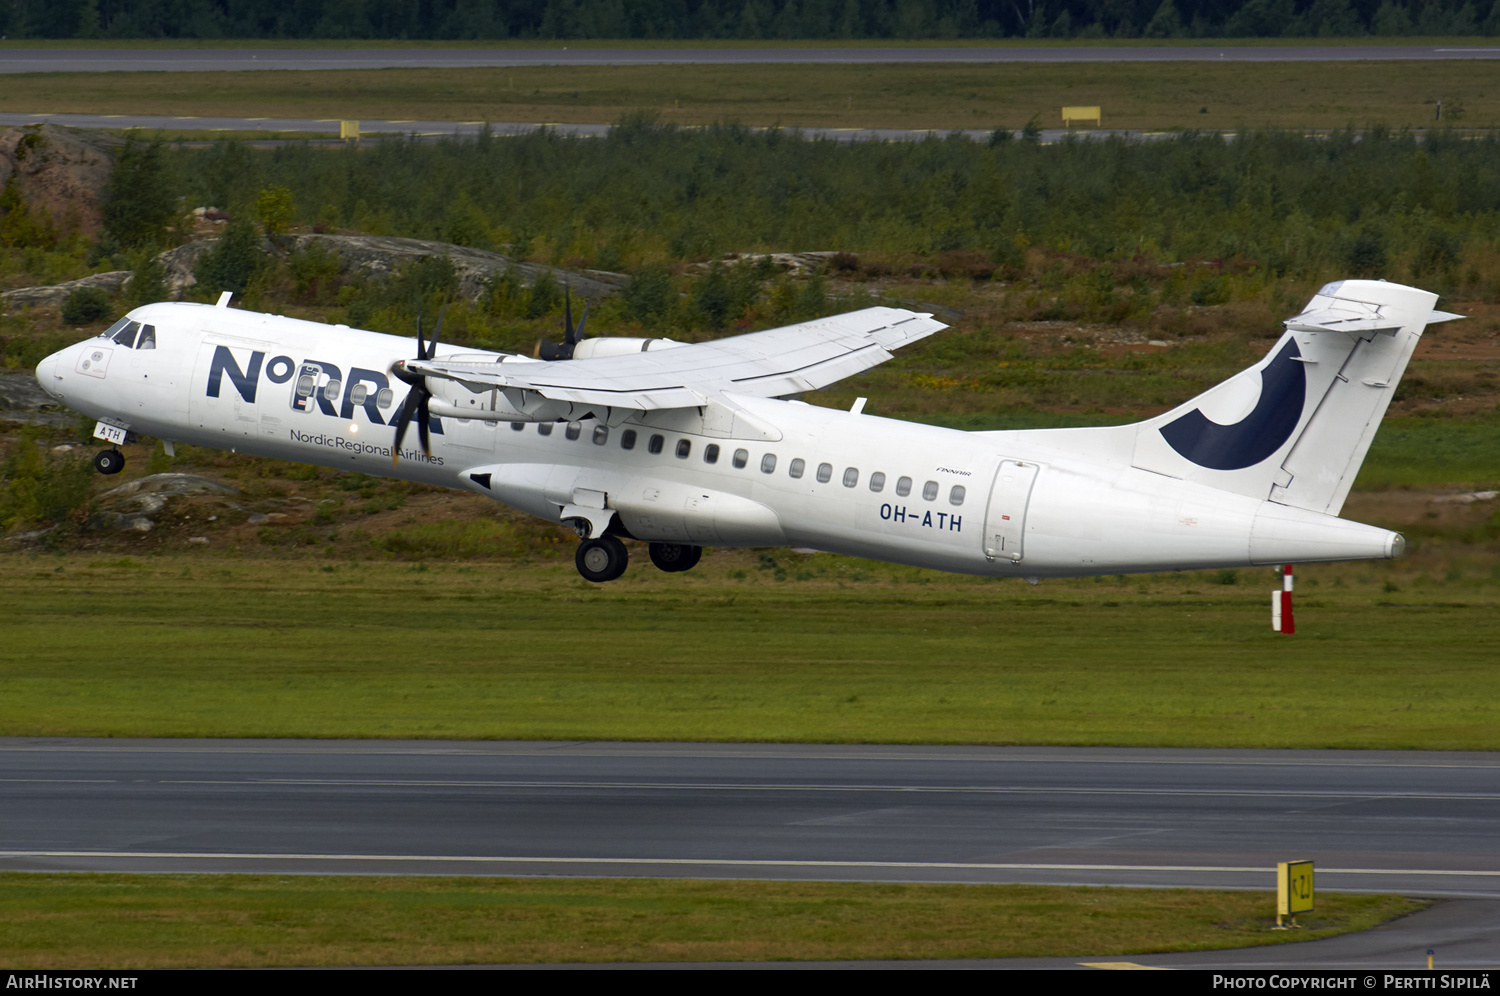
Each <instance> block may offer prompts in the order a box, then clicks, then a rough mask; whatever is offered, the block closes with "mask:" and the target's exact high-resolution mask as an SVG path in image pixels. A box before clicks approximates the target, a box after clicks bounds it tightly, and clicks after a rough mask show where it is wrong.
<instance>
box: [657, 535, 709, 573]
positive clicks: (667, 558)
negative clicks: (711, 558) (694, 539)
mask: <svg viewBox="0 0 1500 996" xmlns="http://www.w3.org/2000/svg"><path fill="white" fill-rule="evenodd" d="M649 549H650V552H651V562H652V563H653V564H655V565H656V566H657V567H659V568H660V569H661V570H664V571H666V572H667V573H668V574H676V573H677V572H678V571H690V570H692V569H693V568H694V567H697V566H698V561H699V560H701V559H702V558H703V547H701V546H687V545H686V544H683V543H652V544H651V546H650V547H649Z"/></svg>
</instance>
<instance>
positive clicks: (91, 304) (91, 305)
mask: <svg viewBox="0 0 1500 996" xmlns="http://www.w3.org/2000/svg"><path fill="white" fill-rule="evenodd" d="M113 311H114V305H112V304H110V303H109V295H108V294H106V293H104V291H103V289H101V288H99V287H80V288H78V289H77V290H76V291H74V292H73V293H71V294H69V295H68V299H67V300H66V301H64V302H63V306H62V319H63V321H65V322H67V323H68V324H69V325H87V324H89V323H90V322H97V321H99V320H100V319H102V318H104V317H106V316H107V315H109V314H110V313H112V312H113Z"/></svg>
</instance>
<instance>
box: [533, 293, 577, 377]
mask: <svg viewBox="0 0 1500 996" xmlns="http://www.w3.org/2000/svg"><path fill="white" fill-rule="evenodd" d="M588 320H589V303H588V302H587V301H584V302H583V317H582V318H580V319H578V328H577V329H574V328H573V289H572V287H571V286H569V285H564V287H563V341H562V342H561V343H560V344H559V343H555V342H545V341H543V342H539V343H537V346H536V355H537V358H538V359H543V360H571V359H572V358H573V347H575V346H577V345H578V341H579V340H580V339H582V338H583V327H584V326H585V325H586V324H588Z"/></svg>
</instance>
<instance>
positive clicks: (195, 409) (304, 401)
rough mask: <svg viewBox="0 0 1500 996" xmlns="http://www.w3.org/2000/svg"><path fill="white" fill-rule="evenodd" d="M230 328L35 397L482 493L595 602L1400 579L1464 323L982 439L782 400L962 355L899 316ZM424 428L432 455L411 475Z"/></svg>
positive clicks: (110, 348)
mask: <svg viewBox="0 0 1500 996" xmlns="http://www.w3.org/2000/svg"><path fill="white" fill-rule="evenodd" d="M228 303H229V295H228V294H224V295H222V296H221V298H220V300H219V303H218V304H217V305H216V306H215V305H205V304H179V303H164V304H152V305H146V306H144V307H140V308H137V309H135V310H134V311H132V312H130V314H129V315H127V316H126V317H125V318H122V319H120V321H119V322H117V323H116V324H115V325H114V326H112V327H111V328H110V329H108V330H107V331H106V332H104V333H103V334H101V335H100V336H98V337H97V338H94V339H89V340H87V341H84V342H81V343H78V344H76V345H74V346H70V347H68V348H67V349H64V350H62V351H60V352H58V353H54V354H53V355H51V356H49V357H47V358H46V359H45V360H43V361H42V362H41V363H40V364H38V366H37V379H38V380H39V381H40V382H41V385H42V387H43V388H45V389H46V390H47V392H48V393H49V394H51V395H53V396H54V397H56V398H57V399H59V400H60V401H63V402H65V403H66V404H68V405H69V406H71V407H72V408H74V409H77V410H78V411H81V412H84V413H87V414H89V415H91V416H93V417H94V418H97V419H98V420H99V425H98V427H97V429H96V435H97V436H99V438H101V439H105V440H107V441H110V442H113V443H116V444H118V443H120V442H123V441H124V439H125V437H126V434H127V433H133V432H138V433H143V434H149V435H152V436H157V437H159V438H161V439H163V440H169V441H177V442H187V443H193V444H196V445H200V446H214V447H219V448H221V449H230V450H236V451H243V452H246V453H257V454H262V455H265V456H271V457H280V458H283V459H288V460H297V461H302V462H305V463H314V464H320V465H322V466H326V467H332V468H335V469H338V470H351V471H362V472H364V473H367V474H380V475H385V476H392V477H400V478H405V479H408V480H414V481H422V482H426V483H429V484H437V485H443V486H446V487H450V488H463V489H467V490H470V491H476V492H478V493H480V494H483V495H486V496H488V497H491V498H494V499H496V500H497V501H501V502H504V503H505V504H507V505H512V506H514V507H516V508H519V509H523V510H525V511H527V512H530V513H532V514H533V515H537V516H540V517H542V518H544V519H548V520H550V521H553V522H562V523H568V524H570V525H572V526H573V527H574V528H575V529H576V530H577V532H578V535H579V537H580V539H581V542H580V544H579V547H578V554H577V564H578V570H579V572H580V573H582V575H583V576H584V577H585V578H587V579H589V580H590V581H610V580H613V579H615V578H617V577H619V576H620V575H621V573H623V572H624V570H625V567H626V563H627V560H628V554H627V552H626V547H625V545H624V544H623V543H622V542H621V541H620V537H625V538H630V539H636V540H641V541H644V542H646V543H648V544H649V550H650V555H651V560H652V562H653V563H654V564H655V565H656V566H657V567H659V568H661V569H662V570H664V571H681V570H687V569H689V568H691V567H692V566H693V565H694V564H696V563H697V562H698V558H699V556H700V555H701V553H702V550H703V547H704V546H726V547H734V546H754V547H761V546H798V547H813V548H816V549H819V550H826V551H833V552H837V553H846V554H853V555H856V556H860V557H871V558H876V559H880V560H887V561H892V562H896V563H901V564H910V565H914V566H917V567H929V568H935V569H938V570H944V571H955V572H960V573H967V574H981V575H993V576H1003V577H1004V576H1008V577H1025V578H1028V579H1030V580H1035V579H1037V578H1040V577H1062V576H1070V575H1089V574H1105V573H1109V574H1115V573H1124V572H1131V571H1162V570H1189V569H1202V568H1215V567H1242V566H1248V565H1258V564H1283V563H1300V562H1308V561H1328V560H1357V559H1374V558H1387V557H1394V556H1398V555H1399V554H1400V552H1401V550H1402V548H1403V546H1404V540H1403V539H1402V537H1401V536H1400V535H1398V534H1396V533H1393V532H1389V531H1387V530H1384V529H1378V528H1375V527H1373V526H1367V525H1361V524H1359V523H1356V522H1351V521H1349V520H1346V519H1341V518H1339V517H1338V513H1339V511H1340V509H1341V508H1342V507H1343V504H1344V498H1345V496H1346V495H1347V494H1348V493H1349V487H1350V485H1351V484H1352V483H1353V481H1354V477H1355V474H1356V473H1357V472H1358V470H1359V467H1360V464H1361V462H1362V461H1363V460H1364V457H1365V453H1366V451H1367V450H1368V449H1369V447H1370V441H1371V439H1372V438H1373V437H1374V435H1375V430H1376V428H1377V427H1378V426H1379V424H1380V420H1381V417H1382V415H1383V414H1384V412H1385V410H1386V406H1387V404H1389V402H1390V399H1391V395H1392V394H1393V393H1394V392H1395V389H1396V384H1397V382H1398V381H1399V380H1400V378H1401V374H1402V372H1403V371H1404V370H1405V369H1406V364H1407V361H1408V360H1409V359H1410V357H1411V355H1412V351H1413V349H1414V348H1415V347H1416V344H1417V341H1418V339H1419V338H1420V337H1421V335H1422V332H1423V329H1424V328H1425V327H1426V326H1427V325H1429V324H1432V323H1435V322H1442V321H1447V320H1449V319H1451V318H1458V317H1461V316H1458V315H1451V314H1447V313H1444V312H1440V311H1435V310H1433V308H1434V305H1435V304H1436V303H1437V295H1435V294H1431V293H1428V292H1426V291H1422V290H1418V289H1416V288H1413V287H1403V286H1400V285H1397V284H1390V283H1385V282H1383V281H1371V280H1344V281H1340V282H1337V283H1331V284H1328V285H1327V286H1326V287H1324V288H1323V289H1322V290H1320V291H1319V292H1318V293H1317V295H1316V296H1314V297H1313V299H1312V301H1311V302H1310V303H1309V304H1308V306H1307V308H1306V309H1305V310H1304V311H1303V312H1302V313H1301V314H1299V315H1297V316H1296V317H1294V318H1290V319H1288V320H1287V321H1286V322H1285V323H1284V325H1285V333H1284V334H1283V335H1282V336H1281V338H1280V340H1279V341H1278V342H1277V343H1276V345H1275V346H1274V347H1273V348H1272V349H1271V351H1270V353H1269V354H1267V356H1266V357H1265V358H1264V359H1263V360H1261V361H1260V362H1259V363H1257V364H1255V365H1254V366H1252V367H1250V368H1249V369H1247V370H1244V371H1242V372H1241V373H1239V374H1237V375H1236V376H1234V377H1231V378H1230V379H1229V380H1227V381H1225V382H1224V383H1222V384H1219V385H1218V386H1216V387H1214V388H1211V389H1210V390H1208V391H1206V392H1205V393H1203V394H1201V395H1199V396H1198V397H1196V398H1194V399H1193V400H1191V401H1189V402H1187V403H1186V404H1184V405H1181V406H1179V407H1177V408H1175V409H1173V410H1172V411H1170V412H1167V413H1166V414H1165V415H1160V416H1158V417H1156V418H1152V419H1148V420H1146V421H1144V422H1138V423H1136V424H1133V425H1122V426H1110V427H1101V428H1078V429H1035V430H1028V431H1011V432H961V431H957V430H953V429H941V428H934V427H932V426H926V425H917V424H913V423H909V422H900V421H893V420H890V419H883V418H876V417H873V416H870V415H865V414H863V413H862V410H861V409H862V408H863V399H861V401H860V402H858V403H856V404H855V406H854V408H853V409H852V410H850V411H834V410H830V409H827V408H819V407H814V406H812V405H808V404H804V403H803V402H800V401H795V400H785V399H787V398H788V397H789V396H793V395H799V394H801V393H803V392H804V391H810V390H815V389H817V388H820V387H823V386H825V385H828V384H832V383H834V382H835V381H838V380H840V379H842V378H844V377H848V376H850V375H851V374H854V373H858V372H859V371H861V370H865V369H867V368H869V367H872V366H874V365H876V364H878V363H882V362H884V361H885V360H888V359H890V358H891V353H890V350H893V349H896V348H897V347H900V346H903V345H905V344H907V343H910V342H914V341H916V340H918V339H921V338H923V337H925V336H928V335H931V334H932V333H934V332H936V331H938V330H940V329H942V328H944V327H945V326H943V325H942V324H941V323H939V322H936V321H934V320H933V319H932V316H931V315H926V314H917V313H914V312H911V311H904V310H900V309H896V308H866V309H865V310H863V311H855V312H851V313H849V314H844V315H837V316H834V317H831V318H823V319H819V320H817V321H813V322H805V323H803V324H800V325H792V326H788V327H786V328H779V329H772V330H770V331H766V332H754V333H750V334H747V335H739V336H733V337H730V338H725V339H719V340H717V341H712V342H704V343H697V344H684V343H677V342H672V341H670V340H666V339H631V338H591V339H584V338H579V337H575V335H574V330H573V329H572V322H571V319H569V321H568V337H567V341H566V343H565V344H563V345H561V346H556V345H551V346H549V347H547V348H545V349H544V350H543V351H542V355H543V356H544V357H547V358H539V359H533V358H531V357H526V356H516V355H509V354H495V353H476V352H473V351H464V352H461V351H457V350H453V349H446V348H445V347H443V346H440V345H439V344H438V342H437V334H436V333H435V334H434V336H433V341H432V342H431V343H424V342H423V338H422V333H421V331H420V324H419V330H418V334H417V354H418V355H417V356H416V357H415V358H410V356H409V354H410V352H411V346H410V343H409V342H408V341H407V340H405V339H401V338H398V337H395V336H389V335H381V334H378V333H374V332H364V331H360V330H358V329H351V328H349V327H348V326H345V325H335V326H327V325H322V324H318V323H315V322H306V321H300V320H296V319H291V318H283V317H279V316H275V315H263V314H256V313H252V312H247V311H239V310H234V309H231V308H229V306H228ZM586 319H587V316H586V315H585V320H586ZM578 332H579V333H581V332H582V323H580V326H579V329H578ZM403 388H406V389H407V390H405V391H404V392H402V389H403ZM412 421H415V422H416V423H417V429H418V436H419V438H420V440H421V445H420V446H418V447H409V448H406V449H403V448H402V446H403V441H402V440H403V435H404V432H405V430H406V428H407V425H408V424H409V423H410V422H412ZM167 445H168V447H169V448H170V446H171V442H169V443H168V444H167ZM95 464H96V466H98V467H99V469H100V470H101V471H103V472H105V473H114V472H117V471H118V470H119V469H120V467H121V466H122V465H123V457H122V456H121V455H120V453H119V451H118V450H117V449H108V450H102V451H100V453H99V456H98V458H97V459H96V460H95Z"/></svg>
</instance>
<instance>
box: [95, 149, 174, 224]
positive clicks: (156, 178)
mask: <svg viewBox="0 0 1500 996" xmlns="http://www.w3.org/2000/svg"><path fill="white" fill-rule="evenodd" d="M172 190H173V184H172V183H171V182H170V179H169V177H168V171H167V163H166V155H165V150H164V148H163V146H162V141H161V139H159V138H157V139H152V140H151V141H150V142H141V141H139V140H138V139H136V137H135V136H134V135H131V136H129V137H128V138H126V139H125V147H124V148H122V149H121V150H120V154H119V156H118V157H117V158H116V159H115V170H114V174H113V175H112V176H111V177H110V180H109V186H108V187H107V188H106V190H105V199H104V212H103V213H104V231H105V234H106V235H107V236H109V237H111V238H113V239H114V240H115V241H116V242H118V243H119V244H120V245H122V246H126V247H131V248H135V247H141V246H159V245H161V244H163V243H164V242H165V241H166V239H167V228H168V226H170V225H171V223H172V220H173V217H174V216H175V214H176V207H177V204H176V199H175V198H174V197H173V196H172Z"/></svg>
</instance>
